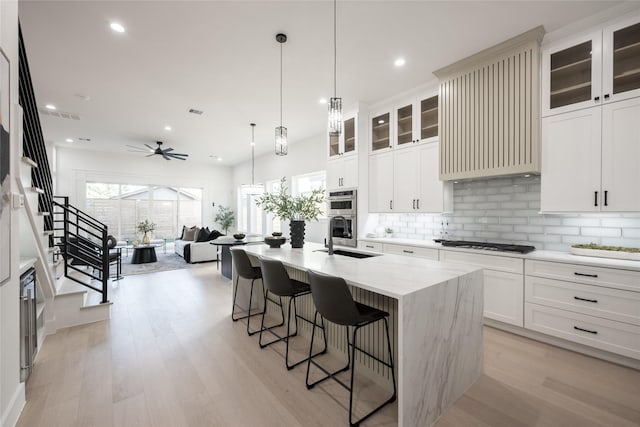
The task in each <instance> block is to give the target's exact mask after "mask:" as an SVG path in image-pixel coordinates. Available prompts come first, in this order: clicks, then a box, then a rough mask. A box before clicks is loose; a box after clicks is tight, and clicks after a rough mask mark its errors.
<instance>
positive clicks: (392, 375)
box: [384, 317, 398, 402]
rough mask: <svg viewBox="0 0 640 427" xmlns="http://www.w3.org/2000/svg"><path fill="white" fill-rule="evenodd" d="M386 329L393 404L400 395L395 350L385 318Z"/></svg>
mask: <svg viewBox="0 0 640 427" xmlns="http://www.w3.org/2000/svg"><path fill="white" fill-rule="evenodd" d="M384 328H385V330H386V331H387V345H388V346H389V365H391V379H392V380H393V396H392V397H391V400H390V401H389V402H393V401H395V400H396V396H397V394H398V390H397V388H396V368H395V365H394V364H393V355H392V354H393V349H392V348H391V337H390V335H389V322H388V321H387V318H386V317H385V318H384Z"/></svg>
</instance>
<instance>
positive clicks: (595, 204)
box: [593, 191, 598, 206]
mask: <svg viewBox="0 0 640 427" xmlns="http://www.w3.org/2000/svg"><path fill="white" fill-rule="evenodd" d="M594 193H595V197H594V199H593V206H598V192H597V191H594Z"/></svg>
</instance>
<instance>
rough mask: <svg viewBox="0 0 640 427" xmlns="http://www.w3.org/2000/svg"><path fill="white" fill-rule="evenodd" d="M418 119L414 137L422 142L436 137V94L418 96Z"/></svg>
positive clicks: (430, 140) (433, 139)
mask: <svg viewBox="0 0 640 427" xmlns="http://www.w3.org/2000/svg"><path fill="white" fill-rule="evenodd" d="M417 106H418V114H419V116H418V120H417V128H418V131H417V134H416V137H417V138H419V139H420V141H422V142H432V141H435V140H437V139H438V95H435V96H431V97H426V98H424V97H420V98H419V100H418V104H417Z"/></svg>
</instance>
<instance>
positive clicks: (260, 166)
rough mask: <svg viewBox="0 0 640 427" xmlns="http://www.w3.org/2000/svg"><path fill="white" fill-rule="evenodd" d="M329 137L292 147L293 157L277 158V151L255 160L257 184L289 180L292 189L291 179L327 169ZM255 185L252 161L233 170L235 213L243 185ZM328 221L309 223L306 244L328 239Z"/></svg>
mask: <svg viewBox="0 0 640 427" xmlns="http://www.w3.org/2000/svg"><path fill="white" fill-rule="evenodd" d="M326 144H327V141H326V135H325V134H324V133H323V134H321V135H317V136H314V137H312V138H309V139H306V140H303V141H300V142H296V143H294V144H291V145H289V154H287V155H286V156H276V155H275V153H274V151H271V152H270V154H265V155H262V156H260V157H256V159H255V182H256V183H262V184H264V183H265V182H266V181H271V180H274V179H275V180H279V179H280V178H282V177H283V176H284V177H286V178H287V186H288V187H289V189H291V177H292V176H295V175H302V174H306V173H310V172H317V171H321V170H326V168H327V153H326ZM250 183H251V160H249V161H247V162H244V163H240V164H238V165H236V167H235V168H233V189H234V203H233V205H232V207H233V209H234V210H237V201H236V200H237V198H236V197H237V189H238V187H239V186H240V185H242V184H250ZM327 227H328V225H327V221H326V219H325V220H320V221H317V222H316V221H308V222H307V226H306V231H305V241H307V242H323V241H324V238H325V237H326V236H327ZM282 232H283V234H284V235H288V232H289V224H288V223H284V222H283V223H282Z"/></svg>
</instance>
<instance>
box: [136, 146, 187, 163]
mask: <svg viewBox="0 0 640 427" xmlns="http://www.w3.org/2000/svg"><path fill="white" fill-rule="evenodd" d="M156 144H158V147H157V148H153V147H152V146H150V145H149V144H144V146H145V147H147V148H142V147H136V146H133V145H127V147H129V148H133V150H129V151H135V152H138V153H151V154H148V155H147V156H146V157H151V156H155V155H156V154H158V155H161V156H162V157H164V159H165V160H171V159H179V160H186V159H187V157H189V155H188V154H180V153H172V151H173V148H165V149H163V148H162V141H156Z"/></svg>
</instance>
